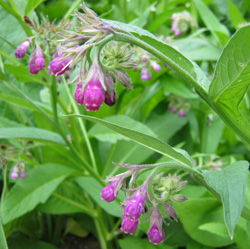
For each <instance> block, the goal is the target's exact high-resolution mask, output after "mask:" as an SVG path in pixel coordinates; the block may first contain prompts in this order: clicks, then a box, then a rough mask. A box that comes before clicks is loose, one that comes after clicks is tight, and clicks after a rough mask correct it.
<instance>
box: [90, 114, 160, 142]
mask: <svg viewBox="0 0 250 249" xmlns="http://www.w3.org/2000/svg"><path fill="white" fill-rule="evenodd" d="M104 120H106V121H108V122H111V123H114V124H117V125H122V126H124V127H126V128H128V129H133V130H135V131H139V132H143V133H145V134H148V135H150V136H153V137H156V135H155V134H154V132H153V131H152V130H151V129H149V128H148V127H147V126H146V125H145V124H142V123H140V122H138V121H136V120H134V119H132V118H130V117H128V116H125V115H115V116H109V117H106V118H104ZM88 134H89V135H90V136H94V137H95V138H97V139H98V140H100V141H103V142H110V143H117V141H118V140H129V139H128V138H127V137H124V136H122V135H119V134H117V133H116V132H114V131H112V130H110V129H108V128H105V127H104V126H102V125H100V124H96V125H94V126H93V127H92V128H91V129H90V130H89V132H88Z"/></svg>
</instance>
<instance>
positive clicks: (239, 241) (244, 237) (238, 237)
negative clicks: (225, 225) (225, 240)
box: [234, 217, 250, 249]
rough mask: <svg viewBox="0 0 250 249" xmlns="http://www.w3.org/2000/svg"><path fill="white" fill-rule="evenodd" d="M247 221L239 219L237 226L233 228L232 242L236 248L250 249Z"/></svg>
mask: <svg viewBox="0 0 250 249" xmlns="http://www.w3.org/2000/svg"><path fill="white" fill-rule="evenodd" d="M247 229H248V227H247V220H245V219H243V218H241V217H240V219H239V221H238V224H237V226H236V228H235V234H234V241H235V244H236V245H237V248H240V249H249V248H250V237H249V231H247Z"/></svg>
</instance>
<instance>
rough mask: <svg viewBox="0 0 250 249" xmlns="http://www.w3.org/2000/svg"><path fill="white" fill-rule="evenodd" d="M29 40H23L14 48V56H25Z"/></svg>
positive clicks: (19, 57)
mask: <svg viewBox="0 0 250 249" xmlns="http://www.w3.org/2000/svg"><path fill="white" fill-rule="evenodd" d="M29 45H30V43H29V41H24V42H23V43H22V44H21V45H20V46H19V47H18V48H17V49H16V50H15V56H16V58H18V59H21V58H23V57H24V56H25V54H26V52H27V49H28V48H29Z"/></svg>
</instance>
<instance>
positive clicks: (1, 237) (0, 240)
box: [0, 215, 8, 249]
mask: <svg viewBox="0 0 250 249" xmlns="http://www.w3.org/2000/svg"><path fill="white" fill-rule="evenodd" d="M0 248H1V249H8V245H7V241H6V238H5V234H4V230H3V224H2V218H1V215H0Z"/></svg>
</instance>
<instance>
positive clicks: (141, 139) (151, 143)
mask: <svg viewBox="0 0 250 249" xmlns="http://www.w3.org/2000/svg"><path fill="white" fill-rule="evenodd" d="M67 116H73V117H81V118H84V119H87V120H89V121H92V122H96V123H99V124H102V125H103V126H105V127H107V128H109V129H110V130H113V131H115V132H117V133H119V134H121V135H123V136H125V137H128V138H130V139H131V140H133V141H135V142H137V143H139V144H141V145H143V146H145V147H147V148H150V149H152V150H154V151H156V152H158V153H161V154H163V155H165V156H167V157H170V158H172V159H173V160H175V161H178V162H180V163H184V164H186V165H189V166H191V167H192V166H193V161H192V159H191V157H190V156H189V155H188V153H187V152H186V151H183V150H180V149H175V148H172V147H171V146H170V145H168V144H166V143H164V142H163V141H161V140H159V139H157V138H155V137H152V136H150V135H147V134H144V133H141V132H138V131H135V130H131V129H128V128H125V127H123V126H120V125H117V124H114V123H111V122H108V121H105V120H102V119H99V118H95V117H91V116H86V115H75V114H72V115H67Z"/></svg>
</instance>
